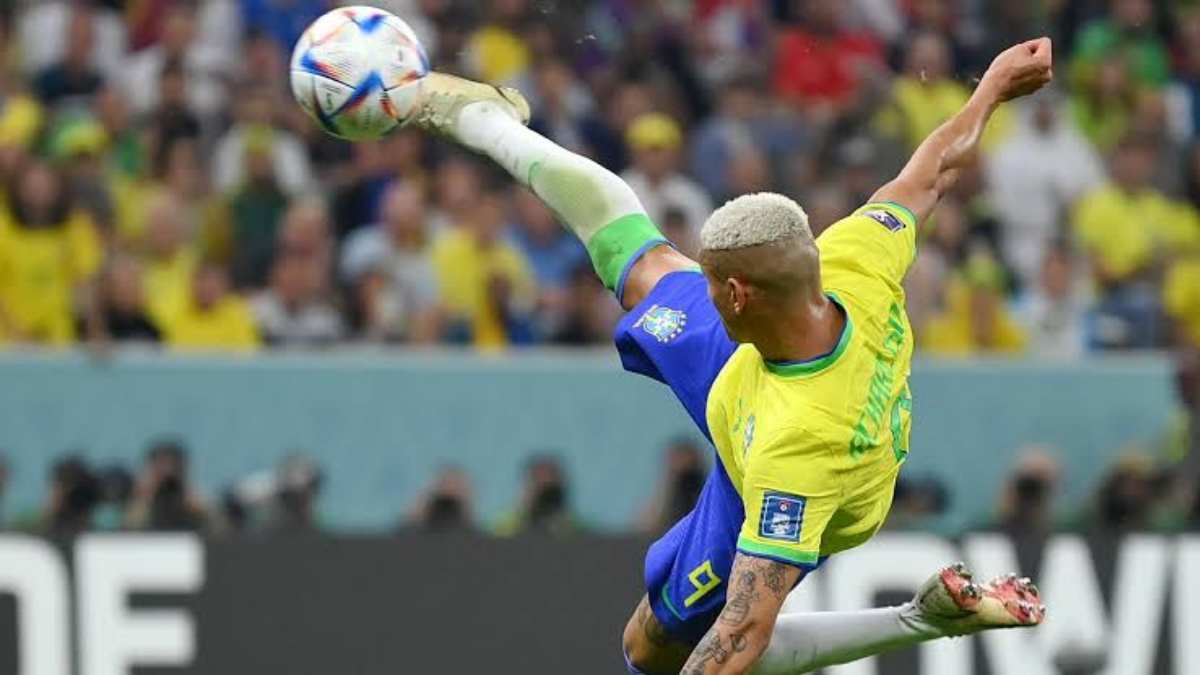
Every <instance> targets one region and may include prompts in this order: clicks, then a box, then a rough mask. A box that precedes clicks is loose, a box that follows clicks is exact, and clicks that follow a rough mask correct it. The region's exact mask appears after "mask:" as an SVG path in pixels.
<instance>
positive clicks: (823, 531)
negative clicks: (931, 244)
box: [706, 203, 917, 565]
mask: <svg viewBox="0 0 1200 675" xmlns="http://www.w3.org/2000/svg"><path fill="white" fill-rule="evenodd" d="M916 230H917V223H916V219H915V218H914V216H913V214H912V213H911V212H909V211H908V210H907V209H905V208H904V207H901V206H899V205H896V204H892V203H883V204H869V205H867V206H864V207H863V208H861V209H859V210H858V211H856V212H855V213H854V214H853V215H851V216H850V217H848V218H845V219H843V220H841V221H839V222H838V223H835V224H834V225H833V226H831V227H830V228H829V229H827V230H826V231H825V232H824V233H823V234H822V235H821V236H820V237H819V238H818V239H817V247H818V249H819V250H820V254H821V276H822V280H823V285H824V289H825V291H826V293H827V295H828V296H829V298H830V299H831V300H832V301H833V302H834V303H835V304H836V305H837V306H838V307H839V308H840V309H841V311H842V312H843V313H844V314H845V319H846V321H845V327H844V328H843V331H842V335H841V338H840V339H839V340H838V342H837V345H836V346H835V347H834V348H833V350H832V351H830V352H829V353H828V354H826V355H825V356H822V357H820V358H817V359H812V360H809V361H803V362H795V363H773V362H769V361H766V360H764V359H763V357H762V355H761V354H759V352H758V350H757V349H755V347H754V346H753V345H748V344H744V345H740V346H738V347H737V349H736V351H734V353H733V355H732V356H731V357H730V359H729V361H728V362H727V363H726V364H725V366H724V368H722V369H721V372H720V374H719V375H717V377H716V380H715V381H714V382H713V386H712V389H711V392H710V393H709V396H708V402H707V413H706V416H707V422H708V428H709V431H710V433H711V436H712V440H713V442H714V444H715V445H716V448H717V452H718V454H719V456H720V459H721V463H722V465H723V466H724V468H725V470H726V471H727V472H728V475H729V479H730V481H731V482H732V484H733V486H734V488H735V489H736V490H737V491H738V493H739V494H740V495H741V498H742V502H743V506H744V509H745V520H744V521H743V524H742V529H741V533H740V535H739V537H738V541H737V546H738V550H740V551H743V552H745V553H749V554H752V555H757V556H760V557H769V558H773V559H778V560H782V561H786V562H790V563H794V564H800V565H811V564H815V563H816V562H817V561H818V559H820V558H823V557H825V556H827V555H830V554H833V553H837V552H839V551H843V550H846V549H849V548H853V547H854V546H857V545H859V544H861V543H863V542H864V541H866V540H867V539H869V538H870V537H871V536H872V535H873V534H875V532H876V531H878V529H879V528H880V527H881V526H882V524H883V521H884V518H885V517H886V515H887V512H888V509H889V508H890V505H891V500H892V490H893V486H894V483H895V480H896V477H897V475H898V472H899V469H900V465H901V464H902V463H903V462H904V460H905V458H906V456H907V455H908V438H909V429H910V423H911V414H912V397H911V395H910V392H909V387H908V376H909V370H910V363H911V359H912V353H913V337H912V329H911V327H910V326H909V321H908V316H907V314H906V313H905V308H904V290H903V288H902V287H901V281H902V279H903V278H904V275H905V273H906V272H907V270H908V268H909V266H910V265H911V264H912V260H913V258H914V256H915V253H916Z"/></svg>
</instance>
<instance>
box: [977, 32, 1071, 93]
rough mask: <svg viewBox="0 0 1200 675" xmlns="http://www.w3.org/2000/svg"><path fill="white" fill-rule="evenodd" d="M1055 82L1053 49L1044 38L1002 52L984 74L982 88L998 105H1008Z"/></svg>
mask: <svg viewBox="0 0 1200 675" xmlns="http://www.w3.org/2000/svg"><path fill="white" fill-rule="evenodd" d="M1052 79H1054V46H1053V45H1052V44H1051V43H1050V38H1045V37H1044V38H1038V39H1036V40H1030V41H1029V42H1022V43H1021V44H1019V45H1016V46H1014V47H1009V48H1008V49H1006V50H1004V51H1003V52H1000V54H999V55H998V56H997V57H996V59H995V60H994V61H992V65H991V66H989V67H988V69H987V72H986V73H984V74H983V79H982V80H981V81H980V83H979V88H980V89H982V90H984V91H986V92H988V93H989V94H990V95H992V96H995V97H996V100H997V101H1008V100H1011V99H1014V98H1020V97H1021V96H1028V95H1029V94H1032V93H1033V92H1035V91H1037V90H1038V89H1041V88H1042V87H1044V86H1046V85H1047V84H1049V83H1050V81H1051V80H1052Z"/></svg>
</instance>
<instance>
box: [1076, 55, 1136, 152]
mask: <svg viewBox="0 0 1200 675" xmlns="http://www.w3.org/2000/svg"><path fill="white" fill-rule="evenodd" d="M1094 68H1095V74H1093V75H1089V76H1088V77H1087V78H1086V79H1084V80H1083V81H1081V82H1079V83H1077V84H1076V86H1075V87H1073V88H1072V92H1071V112H1072V116H1073V117H1074V119H1075V124H1076V126H1078V127H1079V130H1080V131H1082V132H1083V134H1084V136H1086V137H1087V139H1088V141H1089V142H1090V143H1092V144H1093V145H1095V146H1096V148H1097V149H1098V150H1100V151H1101V152H1103V153H1107V152H1109V151H1111V150H1112V149H1113V148H1114V147H1115V146H1116V145H1117V143H1119V142H1120V140H1121V139H1122V138H1124V137H1125V136H1126V135H1127V134H1128V133H1129V125H1130V119H1131V118H1132V117H1133V111H1134V108H1135V106H1136V105H1137V97H1138V94H1139V90H1138V88H1137V86H1136V85H1135V84H1134V83H1133V81H1132V80H1131V78H1130V75H1129V67H1128V65H1127V64H1126V63H1125V61H1124V60H1123V59H1122V58H1121V57H1120V55H1115V54H1108V55H1106V56H1105V57H1104V58H1103V59H1102V60H1101V61H1099V63H1097V64H1096V66H1095V67H1094Z"/></svg>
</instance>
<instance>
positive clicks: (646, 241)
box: [456, 101, 696, 309]
mask: <svg viewBox="0 0 1200 675" xmlns="http://www.w3.org/2000/svg"><path fill="white" fill-rule="evenodd" d="M456 131H457V133H456V136H457V138H458V140H459V141H461V142H462V143H463V144H464V145H466V146H467V147H469V148H471V149H472V150H475V151H477V152H481V153H483V154H485V155H487V156H488V157H490V158H492V159H493V160H495V161H496V162H497V163H498V164H500V165H501V166H502V167H504V168H505V169H506V170H507V171H508V172H509V173H510V174H512V176H513V177H514V178H515V179H516V180H517V181H518V182H520V183H522V184H523V185H525V186H527V187H529V188H530V189H531V190H533V192H534V194H536V195H537V196H538V197H539V198H540V199H541V200H542V201H543V202H545V203H546V205H547V206H549V207H550V208H551V209H552V210H553V211H554V212H555V213H556V214H558V216H559V217H560V218H561V219H562V220H563V222H564V223H565V224H566V226H567V227H568V228H570V229H571V231H572V232H574V233H575V235H576V236H578V237H579V238H580V240H582V241H583V243H584V245H585V246H587V249H588V253H589V255H590V256H591V259H592V265H593V267H594V268H595V269H596V273H597V274H598V275H599V276H600V279H601V281H603V282H604V285H605V286H607V287H608V288H609V289H610V290H612V291H613V292H615V293H616V294H617V297H618V299H619V300H620V301H621V304H622V305H624V307H625V308H626V309H630V308H633V307H635V306H636V305H637V304H638V303H639V302H640V301H641V300H642V299H643V298H644V297H645V295H646V294H647V293H648V292H649V291H650V289H651V288H653V287H654V285H655V284H656V283H657V282H658V281H659V280H660V279H662V277H664V276H666V275H667V274H669V273H671V272H674V271H678V270H681V269H688V268H694V267H696V263H695V262H693V261H692V260H689V259H688V258H687V257H686V256H684V255H682V254H680V253H678V252H677V251H675V250H674V249H673V248H671V247H670V244H669V243H668V242H667V240H666V238H665V237H663V236H662V234H661V233H660V232H659V231H658V228H657V227H656V226H655V225H654V223H652V222H651V221H650V218H649V217H648V216H647V215H646V211H645V209H644V208H643V207H642V204H641V202H640V201H638V198H637V195H635V194H634V192H633V190H632V189H630V187H629V186H628V185H626V184H625V182H624V181H622V180H621V178H620V177H619V176H617V175H616V174H614V173H612V172H611V171H609V170H607V169H605V168H604V167H602V166H600V165H599V164H596V163H595V162H593V161H592V160H590V159H587V158H586V157H582V156H580V155H576V154H574V153H572V152H570V151H568V150H566V149H564V148H562V147H560V146H558V145H556V144H554V143H553V142H552V141H550V140H549V139H547V138H545V137H543V136H540V135H539V134H537V133H536V132H534V131H532V130H530V129H528V128H526V127H525V126H524V125H522V124H521V123H520V122H518V121H517V120H515V119H513V117H512V116H511V115H509V114H508V113H506V112H505V111H504V110H503V109H501V108H500V107H499V106H498V104H496V103H493V102H490V101H480V102H477V103H472V104H470V105H468V106H466V107H465V108H463V110H462V113H461V114H460V116H459V118H458V121H457V127H456Z"/></svg>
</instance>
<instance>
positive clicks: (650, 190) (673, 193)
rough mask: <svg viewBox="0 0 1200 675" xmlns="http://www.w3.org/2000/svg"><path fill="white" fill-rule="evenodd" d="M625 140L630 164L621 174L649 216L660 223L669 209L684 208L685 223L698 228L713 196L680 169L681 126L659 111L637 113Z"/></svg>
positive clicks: (705, 218) (710, 205) (695, 228)
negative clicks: (628, 148) (630, 159)
mask: <svg viewBox="0 0 1200 675" xmlns="http://www.w3.org/2000/svg"><path fill="white" fill-rule="evenodd" d="M626 141H627V142H628V143H629V147H630V149H631V150H632V151H633V167H632V168H631V169H629V170H628V171H626V172H625V173H624V174H622V176H621V177H622V178H623V179H624V180H625V182H626V183H628V184H629V187H630V188H632V189H633V191H634V192H635V193H637V196H638V199H640V200H641V202H642V205H643V206H644V207H646V213H648V214H649V215H650V218H651V220H653V221H655V222H657V223H661V222H663V220H665V219H666V214H667V211H668V210H669V209H672V208H675V209H679V210H680V211H682V212H683V214H684V215H685V217H686V218H687V222H688V226H689V227H690V228H692V229H694V230H696V231H699V229H700V226H701V225H703V224H704V221H705V220H707V219H708V216H709V214H710V213H712V209H713V205H712V200H711V199H710V198H709V196H708V194H706V193H705V192H704V189H703V188H701V187H700V186H699V185H698V184H697V183H696V182H695V181H693V180H692V179H690V178H688V177H687V176H685V175H684V174H682V173H681V172H680V171H679V151H680V148H681V146H682V144H683V130H682V129H680V127H679V124H678V123H676V122H675V120H673V119H671V118H670V117H669V116H667V115H664V114H662V113H648V114H645V115H641V116H638V117H636V118H634V120H633V121H632V122H631V123H630V125H629V130H628V131H627V132H626Z"/></svg>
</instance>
